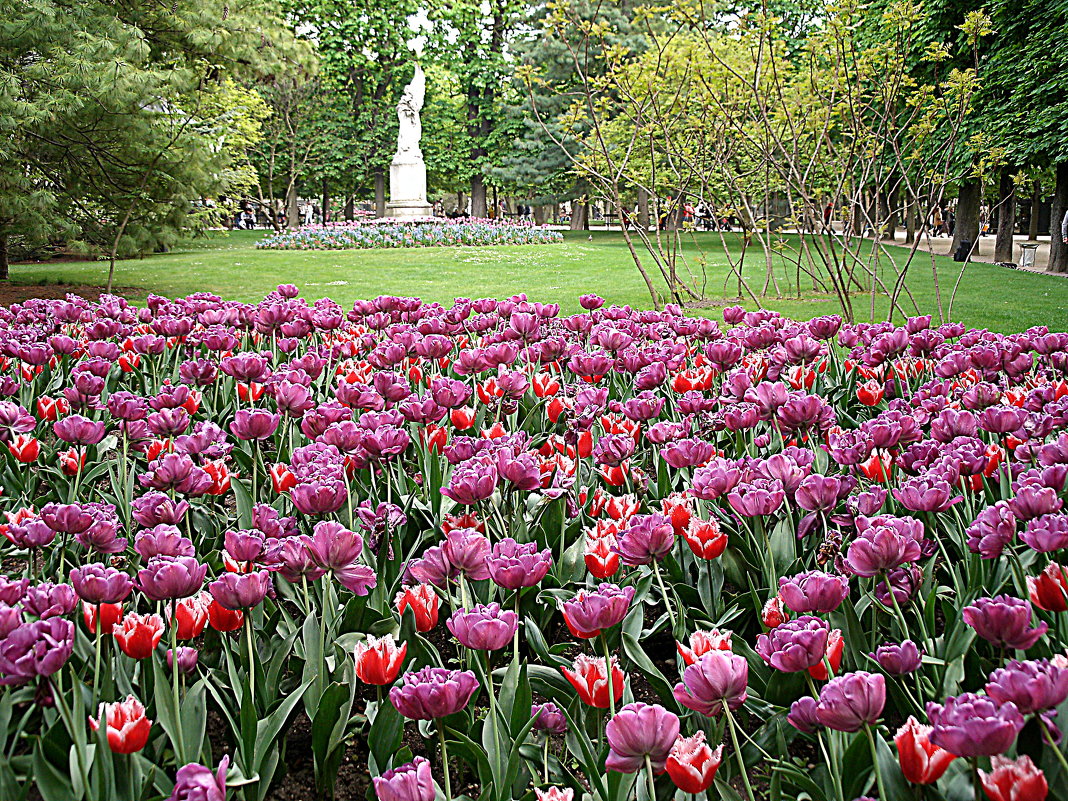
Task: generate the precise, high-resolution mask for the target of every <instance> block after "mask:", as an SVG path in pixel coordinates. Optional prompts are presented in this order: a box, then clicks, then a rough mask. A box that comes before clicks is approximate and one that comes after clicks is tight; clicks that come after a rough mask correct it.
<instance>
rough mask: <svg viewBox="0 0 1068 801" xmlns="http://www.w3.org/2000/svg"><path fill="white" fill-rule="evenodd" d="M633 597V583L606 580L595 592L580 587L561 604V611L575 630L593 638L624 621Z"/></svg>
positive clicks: (587, 637) (569, 625) (572, 629)
mask: <svg viewBox="0 0 1068 801" xmlns="http://www.w3.org/2000/svg"><path fill="white" fill-rule="evenodd" d="M633 598H634V588H633V587H618V586H616V585H615V584H608V583H605V584H601V585H600V586H599V587H597V589H596V590H593V591H592V592H591V591H590V590H586V589H582V590H579V591H578V592H577V593H576V594H575V597H574V598H572V599H571V600H570V601H564V602H563V604H561V606H560V611H561V612H562V613H563V615H564V620H565V622H566V623H567V627H568V628H569V629H570V630H571V633H572V634H574V635H575V636H576V637H582V638H584V639H590V638H593V637H596V636H597V635H598V634H600V633H601V632H602V631H603V630H605V629H609V628H611V627H612V626H614V625H616V624H617V623H621V622H622V621H623V618H624V617H626V615H627V609H628V608H629V607H630V602H631V599H633Z"/></svg>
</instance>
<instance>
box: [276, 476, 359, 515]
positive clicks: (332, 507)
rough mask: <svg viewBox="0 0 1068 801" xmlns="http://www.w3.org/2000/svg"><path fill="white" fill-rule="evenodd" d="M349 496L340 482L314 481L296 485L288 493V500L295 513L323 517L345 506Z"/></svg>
mask: <svg viewBox="0 0 1068 801" xmlns="http://www.w3.org/2000/svg"><path fill="white" fill-rule="evenodd" d="M348 497H349V494H348V491H347V490H346V489H345V484H344V482H342V481H340V480H334V481H332V480H329V479H323V480H316V481H309V482H302V483H299V484H297V485H296V486H295V487H293V488H292V489H291V490H290V491H289V499H290V500H291V501H293V505H294V506H295V507H297V511H298V512H300V513H301V514H305V515H325V514H331V513H333V512H336V511H337V510H338V509H340V508H341V507H342V506H344V505H345V501H347V500H348Z"/></svg>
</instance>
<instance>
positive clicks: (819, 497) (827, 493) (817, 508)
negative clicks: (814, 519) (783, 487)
mask: <svg viewBox="0 0 1068 801" xmlns="http://www.w3.org/2000/svg"><path fill="white" fill-rule="evenodd" d="M845 486H846V485H844V484H843V482H842V479H840V478H838V477H836V476H821V475H819V474H817V473H812V474H810V475H807V476H805V477H804V478H803V479H801V483H800V484H798V485H797V489H796V490H795V491H794V501H796V503H797V505H798V506H800V507H801V508H802V509H804V510H806V511H809V512H826V511H829V510H831V509H833V508H834V507H835V506H837V505H838V501H839V499H840V498H841V496H842V494H843V493H842V490H843V489H844V488H845Z"/></svg>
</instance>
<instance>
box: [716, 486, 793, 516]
mask: <svg viewBox="0 0 1068 801" xmlns="http://www.w3.org/2000/svg"><path fill="white" fill-rule="evenodd" d="M785 498H786V491H785V490H784V489H783V486H782V482H781V481H778V480H771V481H769V480H767V479H760V478H758V479H754V480H752V481H749V482H747V483H745V484H740V485H739V486H737V487H735V488H734V489H732V490H731V491H730V492H728V493H727V503H729V504H730V505H731V508H732V509H733V510H734V511H735V512H737V513H738V514H740V515H741V516H742V517H768V516H770V515H772V514H774V513H775V512H776V511H777V510H778V508H779V507H780V506H782V502H783V500H784V499H785Z"/></svg>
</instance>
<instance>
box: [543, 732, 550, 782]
mask: <svg viewBox="0 0 1068 801" xmlns="http://www.w3.org/2000/svg"><path fill="white" fill-rule="evenodd" d="M542 764H543V765H544V766H545V784H548V783H549V733H548V732H545V743H544V744H543V745H542Z"/></svg>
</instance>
